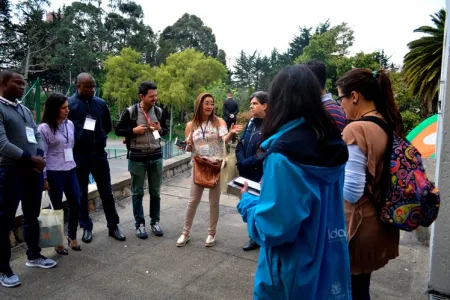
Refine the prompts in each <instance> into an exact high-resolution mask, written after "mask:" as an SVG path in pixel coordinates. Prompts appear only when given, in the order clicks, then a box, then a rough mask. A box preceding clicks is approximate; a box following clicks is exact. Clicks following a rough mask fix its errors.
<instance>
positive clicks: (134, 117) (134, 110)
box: [127, 103, 139, 120]
mask: <svg viewBox="0 0 450 300" xmlns="http://www.w3.org/2000/svg"><path fill="white" fill-rule="evenodd" d="M138 106H139V103H136V104H133V105H131V106H129V107H128V108H127V109H128V112H129V113H130V119H131V120H137V116H138Z"/></svg>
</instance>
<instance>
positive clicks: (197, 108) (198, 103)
mask: <svg viewBox="0 0 450 300" xmlns="http://www.w3.org/2000/svg"><path fill="white" fill-rule="evenodd" d="M208 97H210V98H211V99H213V101H214V102H216V101H215V100H214V97H213V96H212V95H211V94H208V93H201V94H200V95H198V96H197V99H195V103H194V116H193V117H192V126H193V127H192V128H197V127H200V126H201V125H202V122H203V107H202V104H203V101H204V100H205V99H206V98H208ZM215 111H216V108H215V107H214V109H213V111H212V113H211V115H210V116H209V118H208V119H209V121H210V122H211V124H214V126H216V127H217V126H219V118H218V117H216V115H215Z"/></svg>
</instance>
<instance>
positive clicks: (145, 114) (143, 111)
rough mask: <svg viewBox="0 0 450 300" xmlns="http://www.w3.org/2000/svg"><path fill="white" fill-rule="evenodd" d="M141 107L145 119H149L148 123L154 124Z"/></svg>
mask: <svg viewBox="0 0 450 300" xmlns="http://www.w3.org/2000/svg"><path fill="white" fill-rule="evenodd" d="M139 107H140V108H141V111H142V113H143V114H144V116H145V118H146V119H147V123H148V124H150V123H151V122H152V120H151V119H150V117H149V115H147V113H146V112H145V111H144V109H143V108H142V106H140V105H139Z"/></svg>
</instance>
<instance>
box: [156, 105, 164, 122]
mask: <svg viewBox="0 0 450 300" xmlns="http://www.w3.org/2000/svg"><path fill="white" fill-rule="evenodd" d="M162 114H163V111H162V108H161V107H159V106H155V115H156V118H157V119H158V121H160V120H161V117H162Z"/></svg>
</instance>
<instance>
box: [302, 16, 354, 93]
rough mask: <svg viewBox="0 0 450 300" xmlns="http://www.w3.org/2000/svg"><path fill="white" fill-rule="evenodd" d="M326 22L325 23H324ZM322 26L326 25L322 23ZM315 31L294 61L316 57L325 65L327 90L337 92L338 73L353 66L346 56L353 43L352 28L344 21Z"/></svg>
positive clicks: (304, 60) (303, 60) (305, 60)
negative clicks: (327, 81) (322, 30)
mask: <svg viewBox="0 0 450 300" xmlns="http://www.w3.org/2000/svg"><path fill="white" fill-rule="evenodd" d="M325 24H326V23H325ZM324 28H328V27H326V25H324ZM320 32H321V31H320V30H319V31H317V32H316V33H315V34H314V35H313V36H312V38H311V41H310V42H309V45H308V46H306V47H305V49H304V50H303V54H302V55H301V56H299V57H298V58H297V59H296V60H295V63H306V62H308V61H310V60H312V59H318V60H320V61H322V62H324V63H325V64H326V65H327V74H328V79H329V83H328V84H327V88H328V90H329V92H331V93H333V94H335V95H336V94H337V88H336V81H337V78H338V75H341V74H343V73H344V72H345V71H347V70H349V69H351V68H352V67H353V61H352V59H351V58H348V57H347V55H348V53H349V48H350V47H351V46H352V45H353V41H354V37H353V30H352V29H351V28H350V27H348V25H347V24H346V23H342V24H339V25H336V26H334V27H332V28H330V29H328V30H327V31H326V32H324V33H320Z"/></svg>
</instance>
